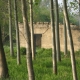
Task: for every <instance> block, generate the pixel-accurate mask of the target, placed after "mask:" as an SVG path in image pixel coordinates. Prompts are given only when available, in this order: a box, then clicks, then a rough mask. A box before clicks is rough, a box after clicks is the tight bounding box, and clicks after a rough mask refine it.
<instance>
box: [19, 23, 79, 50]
mask: <svg viewBox="0 0 80 80" xmlns="http://www.w3.org/2000/svg"><path fill="white" fill-rule="evenodd" d="M63 27H64V26H63V25H62V24H60V25H59V34H60V48H61V51H63V50H64V29H63ZM71 32H72V37H73V42H74V50H79V49H80V30H79V29H78V28H77V27H76V26H75V25H71ZM19 35H20V46H21V47H25V46H26V44H25V43H26V39H25V37H24V27H23V24H22V23H19ZM34 38H35V45H36V46H37V47H41V48H51V47H52V37H51V24H50V23H49V22H37V23H34ZM67 41H68V50H70V45H69V38H68V40H67Z"/></svg>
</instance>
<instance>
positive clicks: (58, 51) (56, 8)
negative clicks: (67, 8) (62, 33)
mask: <svg viewBox="0 0 80 80" xmlns="http://www.w3.org/2000/svg"><path fill="white" fill-rule="evenodd" d="M54 2H55V4H54V5H55V35H56V36H55V37H56V53H57V61H61V54H60V38H59V11H58V0H54Z"/></svg>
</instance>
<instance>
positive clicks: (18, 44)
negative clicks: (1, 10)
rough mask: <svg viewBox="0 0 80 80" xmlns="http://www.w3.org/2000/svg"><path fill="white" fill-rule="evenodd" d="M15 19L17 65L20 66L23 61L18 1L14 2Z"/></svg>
mask: <svg viewBox="0 0 80 80" xmlns="http://www.w3.org/2000/svg"><path fill="white" fill-rule="evenodd" d="M14 17H15V27H16V46H17V64H18V65H19V64H20V63H21V61H20V42H19V28H18V16H17V1H16V0H14Z"/></svg>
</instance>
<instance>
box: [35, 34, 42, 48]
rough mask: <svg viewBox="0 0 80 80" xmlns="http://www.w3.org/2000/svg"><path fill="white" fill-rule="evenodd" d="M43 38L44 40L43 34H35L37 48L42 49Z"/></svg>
mask: <svg viewBox="0 0 80 80" xmlns="http://www.w3.org/2000/svg"><path fill="white" fill-rule="evenodd" d="M41 38H42V34H34V43H35V45H36V47H40V48H41Z"/></svg>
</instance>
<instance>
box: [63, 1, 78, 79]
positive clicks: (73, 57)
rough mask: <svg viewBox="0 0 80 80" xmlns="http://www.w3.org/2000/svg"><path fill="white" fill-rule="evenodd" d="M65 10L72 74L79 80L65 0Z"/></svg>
mask: <svg viewBox="0 0 80 80" xmlns="http://www.w3.org/2000/svg"><path fill="white" fill-rule="evenodd" d="M63 10H64V17H65V21H66V26H67V31H68V36H69V40H70V47H71V48H70V56H71V64H72V73H73V80H78V78H77V70H76V61H75V54H74V46H73V39H72V34H71V28H70V23H69V17H68V12H67V3H66V0H63Z"/></svg>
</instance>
